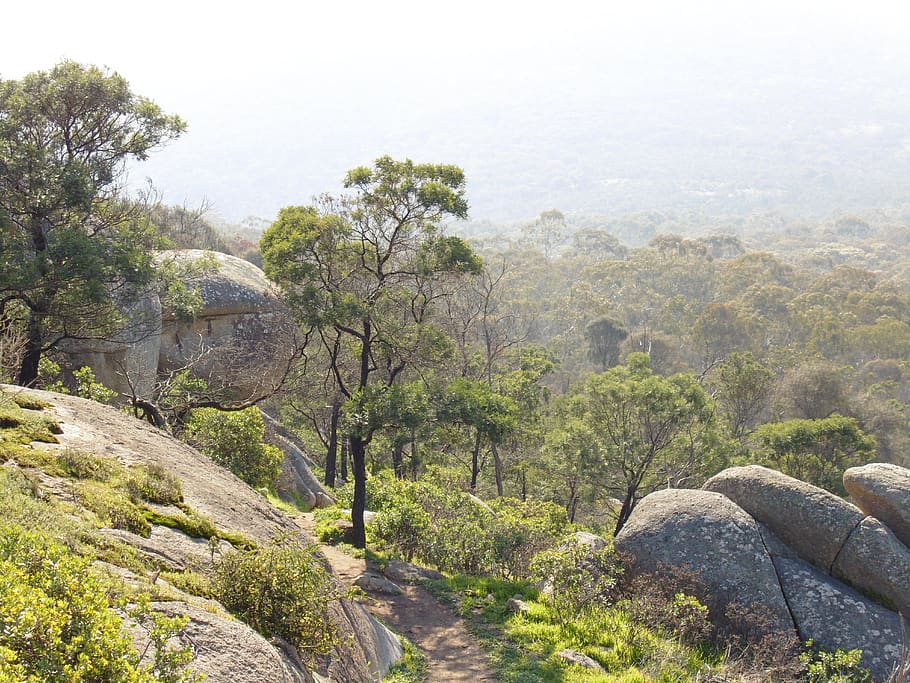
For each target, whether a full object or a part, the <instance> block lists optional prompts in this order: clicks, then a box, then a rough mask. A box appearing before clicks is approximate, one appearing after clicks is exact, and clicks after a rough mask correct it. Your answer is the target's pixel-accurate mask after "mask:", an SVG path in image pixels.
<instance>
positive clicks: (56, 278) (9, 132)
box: [0, 61, 185, 385]
mask: <svg viewBox="0 0 910 683" xmlns="http://www.w3.org/2000/svg"><path fill="white" fill-rule="evenodd" d="M184 127H185V126H184V123H183V121H181V120H180V118H178V117H176V116H167V115H165V114H164V113H162V111H161V109H160V108H159V107H158V106H157V105H155V104H154V103H153V102H151V101H150V100H148V99H145V98H143V97H139V96H137V95H135V94H133V93H132V92H131V91H130V89H129V85H128V83H127V82H126V80H125V79H124V78H123V77H122V76H120V75H118V74H116V73H112V74H108V73H105V72H104V71H102V70H101V69H98V68H97V67H92V66H83V65H81V64H77V63H76V62H71V61H65V62H62V63H60V64H58V65H57V66H55V67H54V68H53V69H52V70H51V71H49V72H43V71H42V72H37V73H33V74H29V75H28V76H26V77H25V78H23V79H22V80H21V81H0V231H2V234H3V239H2V241H0V271H2V272H3V274H4V277H3V282H2V283H0V321H2V323H3V326H8V325H13V326H16V327H18V328H19V329H22V330H24V336H25V348H24V351H23V354H22V360H21V365H20V368H19V373H18V382H19V383H20V384H23V385H28V384H31V383H33V382H34V381H35V379H36V378H37V376H38V361H39V360H40V358H41V355H42V354H43V353H44V352H45V351H46V350H48V349H50V348H52V347H54V346H55V345H56V344H58V343H59V342H60V341H61V340H63V339H66V338H74V337H78V338H87V337H98V336H102V335H104V334H105V333H109V332H111V331H112V330H113V329H115V328H116V324H117V322H118V314H117V300H118V298H120V299H127V298H128V297H130V295H131V292H133V291H135V288H137V287H143V286H145V285H146V284H147V283H148V282H149V281H150V280H151V278H152V274H153V267H152V262H151V255H150V253H149V246H150V245H151V243H152V238H153V236H154V230H153V229H152V228H151V227H150V226H148V224H147V223H145V222H143V221H141V220H140V218H139V216H138V213H137V212H136V211H135V209H134V207H133V206H132V205H131V204H130V203H129V202H126V201H124V200H123V199H122V198H121V197H120V180H121V178H122V177H123V174H124V171H125V167H126V163H127V162H128V161H129V160H130V159H138V160H142V159H145V158H146V157H147V155H148V153H149V151H151V150H152V149H154V148H156V147H158V146H160V145H162V144H164V143H165V142H166V141H168V140H170V139H173V138H176V137H177V136H178V135H180V133H182V132H183V130H184Z"/></svg>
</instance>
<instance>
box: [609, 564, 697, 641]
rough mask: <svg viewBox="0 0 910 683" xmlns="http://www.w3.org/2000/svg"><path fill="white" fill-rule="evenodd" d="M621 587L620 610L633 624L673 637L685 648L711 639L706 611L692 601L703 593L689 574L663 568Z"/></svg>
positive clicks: (681, 570) (690, 572) (686, 570)
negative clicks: (685, 645)
mask: <svg viewBox="0 0 910 683" xmlns="http://www.w3.org/2000/svg"><path fill="white" fill-rule="evenodd" d="M623 584H624V585H622V586H621V592H622V594H623V598H622V602H621V605H620V606H621V607H622V608H623V609H625V611H626V613H627V614H628V615H629V616H630V617H631V618H632V620H633V621H635V622H636V623H639V624H641V625H643V626H646V627H647V628H649V629H652V630H656V631H663V632H665V633H668V634H673V635H675V636H676V637H677V638H679V640H680V642H682V643H685V644H687V645H696V644H700V643H704V642H707V641H709V640H710V639H711V638H712V636H713V635H714V627H713V626H712V624H711V621H710V615H709V611H708V608H707V607H706V606H705V605H703V604H702V603H701V602H700V601H699V600H698V598H697V597H695V594H702V590H701V588H700V586H699V583H698V577H697V575H696V574H695V573H694V572H692V571H691V570H689V569H687V568H680V567H670V566H662V567H661V568H660V569H659V571H657V572H655V573H653V574H639V575H637V576H635V577H634V578H632V579H630V580H628V581H624V582H623Z"/></svg>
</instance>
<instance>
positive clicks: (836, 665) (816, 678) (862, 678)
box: [799, 640, 872, 683]
mask: <svg viewBox="0 0 910 683" xmlns="http://www.w3.org/2000/svg"><path fill="white" fill-rule="evenodd" d="M862 656H863V651H862V650H849V651H846V650H835V651H834V652H829V651H826V650H823V649H821V648H819V647H817V646H816V645H815V643H813V642H812V641H811V640H810V641H808V642H807V643H806V651H805V652H803V653H802V654H801V655H800V656H799V660H800V661H801V662H802V663H803V664H805V665H806V669H807V670H806V677H805V680H806V681H807V683H871V681H872V674H871V673H870V672H869V670H868V669H864V668H862V666H860V658H861V657H862Z"/></svg>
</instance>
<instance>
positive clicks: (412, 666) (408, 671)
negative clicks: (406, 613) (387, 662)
mask: <svg viewBox="0 0 910 683" xmlns="http://www.w3.org/2000/svg"><path fill="white" fill-rule="evenodd" d="M401 645H402V647H403V649H404V654H403V655H402V656H401V659H400V660H399V661H398V663H397V664H394V665H393V666H392V668H390V669H389V671H388V673H387V674H386V675H385V676H384V677H383V679H382V683H423V682H424V681H425V680H426V676H427V656H426V655H425V654H424V653H423V652H422V651H421V650H420V649H418V648H417V647H415V646H414V645H413V644H412V643H411V641H409V640H408V639H407V638H401Z"/></svg>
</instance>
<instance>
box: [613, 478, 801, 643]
mask: <svg viewBox="0 0 910 683" xmlns="http://www.w3.org/2000/svg"><path fill="white" fill-rule="evenodd" d="M614 545H615V548H616V551H617V552H618V553H619V554H620V556H625V557H627V558H629V559H630V569H631V571H632V573H633V574H639V573H645V574H655V573H660V572H661V571H662V570H663V569H665V568H667V567H685V568H687V569H688V570H689V571H690V572H692V573H694V575H695V578H696V581H697V583H698V584H699V586H700V588H701V595H698V597H699V599H701V600H702V601H703V602H704V603H705V604H707V605H708V607H709V608H710V609H711V611H712V615H713V616H714V617H715V618H721V617H722V616H723V614H724V608H725V606H726V605H727V604H729V603H737V604H739V605H742V606H744V607H746V608H751V606H753V605H763V606H765V607H766V608H767V613H768V615H769V619H770V620H769V623H768V626H769V628H770V629H773V630H775V631H782V632H788V631H792V630H793V621H792V619H791V618H790V614H789V612H788V610H787V604H786V601H785V600H784V596H783V593H782V592H781V589H780V582H779V581H778V578H777V574H776V573H775V571H774V565H773V563H772V562H771V558H770V557H769V556H768V554H767V552H766V550H765V546H764V543H763V542H762V535H761V531H760V530H759V527H758V524H757V523H756V522H755V520H754V519H752V517H750V516H749V515H748V514H746V513H745V512H744V511H743V510H742V509H741V508H739V507H737V506H736V505H735V504H734V503H733V502H732V501H730V500H729V499H728V498H726V497H724V496H722V495H721V494H719V493H714V492H711V491H698V490H689V489H666V490H663V491H657V492H655V493H652V494H650V495H649V496H647V497H645V498H644V499H643V500H642V501H641V502H640V503H639V504H638V507H637V508H636V509H635V512H634V513H633V515H632V516H631V517H630V518H629V521H628V522H627V523H626V525H625V526H624V527H623V528H622V531H621V532H620V533H619V535H618V536H617V537H616V539H615V541H614Z"/></svg>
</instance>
